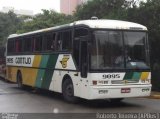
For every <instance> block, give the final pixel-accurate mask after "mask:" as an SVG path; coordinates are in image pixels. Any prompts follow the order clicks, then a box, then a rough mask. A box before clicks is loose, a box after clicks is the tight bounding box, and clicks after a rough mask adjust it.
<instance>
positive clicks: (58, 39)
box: [56, 33, 62, 51]
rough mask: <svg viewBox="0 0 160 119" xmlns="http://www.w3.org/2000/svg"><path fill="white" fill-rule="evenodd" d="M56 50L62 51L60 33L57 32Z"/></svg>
mask: <svg viewBox="0 0 160 119" xmlns="http://www.w3.org/2000/svg"><path fill="white" fill-rule="evenodd" d="M56 44H57V51H62V39H61V33H58V34H57V43H56Z"/></svg>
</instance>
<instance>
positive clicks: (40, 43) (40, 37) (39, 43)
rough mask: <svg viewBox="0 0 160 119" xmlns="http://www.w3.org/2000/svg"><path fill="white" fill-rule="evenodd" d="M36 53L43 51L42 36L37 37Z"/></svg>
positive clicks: (35, 43)
mask: <svg viewBox="0 0 160 119" xmlns="http://www.w3.org/2000/svg"><path fill="white" fill-rule="evenodd" d="M34 51H42V36H37V37H35V39H34Z"/></svg>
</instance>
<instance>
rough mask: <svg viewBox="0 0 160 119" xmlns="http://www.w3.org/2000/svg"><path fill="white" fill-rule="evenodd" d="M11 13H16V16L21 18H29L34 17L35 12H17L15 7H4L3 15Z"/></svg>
mask: <svg viewBox="0 0 160 119" xmlns="http://www.w3.org/2000/svg"><path fill="white" fill-rule="evenodd" d="M9 11H12V12H14V13H15V14H16V15H18V16H21V15H27V16H33V11H32V10H23V9H21V10H15V9H14V8H13V7H3V8H2V10H1V12H3V13H8V12H9Z"/></svg>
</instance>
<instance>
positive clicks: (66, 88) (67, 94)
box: [62, 79, 78, 103]
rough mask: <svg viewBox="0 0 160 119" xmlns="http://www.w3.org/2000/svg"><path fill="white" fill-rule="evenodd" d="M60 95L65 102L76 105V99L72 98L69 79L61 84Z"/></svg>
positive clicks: (71, 85) (72, 89) (71, 86)
mask: <svg viewBox="0 0 160 119" xmlns="http://www.w3.org/2000/svg"><path fill="white" fill-rule="evenodd" d="M62 94H63V97H64V99H65V100H66V101H68V102H71V103H76V102H77V101H78V99H77V97H75V96H74V87H73V83H72V81H71V79H66V80H65V81H64V82H63V84H62Z"/></svg>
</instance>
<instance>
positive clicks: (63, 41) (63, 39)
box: [57, 30, 72, 51]
mask: <svg viewBox="0 0 160 119" xmlns="http://www.w3.org/2000/svg"><path fill="white" fill-rule="evenodd" d="M71 48H72V32H71V30H66V31H63V32H60V33H58V36H57V50H58V51H70V50H71Z"/></svg>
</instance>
